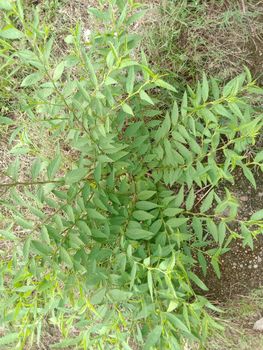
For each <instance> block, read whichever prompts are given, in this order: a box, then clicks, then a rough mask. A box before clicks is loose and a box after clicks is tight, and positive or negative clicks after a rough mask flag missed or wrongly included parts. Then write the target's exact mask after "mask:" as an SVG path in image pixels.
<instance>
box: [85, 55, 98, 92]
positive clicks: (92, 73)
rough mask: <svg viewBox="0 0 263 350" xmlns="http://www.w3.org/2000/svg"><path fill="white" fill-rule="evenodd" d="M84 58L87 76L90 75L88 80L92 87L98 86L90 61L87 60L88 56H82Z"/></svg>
mask: <svg viewBox="0 0 263 350" xmlns="http://www.w3.org/2000/svg"><path fill="white" fill-rule="evenodd" d="M83 56H84V58H85V63H86V67H87V68H88V71H89V74H90V80H91V82H92V83H93V85H94V87H97V86H98V80H97V77H96V73H95V70H94V68H93V65H92V63H91V60H90V59H89V57H88V55H87V54H86V53H84V54H83Z"/></svg>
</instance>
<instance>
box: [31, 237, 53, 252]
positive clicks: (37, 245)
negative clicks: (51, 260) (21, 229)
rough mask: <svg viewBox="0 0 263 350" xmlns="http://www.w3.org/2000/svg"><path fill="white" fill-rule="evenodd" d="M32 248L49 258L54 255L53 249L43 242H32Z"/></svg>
mask: <svg viewBox="0 0 263 350" xmlns="http://www.w3.org/2000/svg"><path fill="white" fill-rule="evenodd" d="M31 247H32V248H33V249H34V250H35V251H36V252H37V253H39V254H40V255H43V256H48V255H50V254H52V248H51V247H50V246H48V245H47V244H45V243H43V242H40V241H36V240H33V241H31Z"/></svg>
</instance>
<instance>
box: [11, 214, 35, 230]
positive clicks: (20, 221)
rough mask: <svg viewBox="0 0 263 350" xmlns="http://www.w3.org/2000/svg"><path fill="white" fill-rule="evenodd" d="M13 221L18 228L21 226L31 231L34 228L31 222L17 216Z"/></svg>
mask: <svg viewBox="0 0 263 350" xmlns="http://www.w3.org/2000/svg"><path fill="white" fill-rule="evenodd" d="M15 221H16V223H17V224H18V225H19V226H21V227H23V228H25V229H27V230H32V229H33V227H34V225H33V223H32V222H31V221H29V220H25V219H22V218H20V217H19V216H15Z"/></svg>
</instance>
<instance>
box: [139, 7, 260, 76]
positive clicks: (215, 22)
mask: <svg viewBox="0 0 263 350" xmlns="http://www.w3.org/2000/svg"><path fill="white" fill-rule="evenodd" d="M197 3H198V4H194V2H187V1H184V0H180V1H176V2H173V1H163V2H161V7H159V6H158V5H156V9H157V12H156V10H155V15H154V13H153V12H151V16H148V17H150V18H151V19H150V20H146V22H145V26H144V32H145V39H144V46H146V49H147V53H148V55H149V57H150V58H151V63H152V64H153V65H154V66H155V67H157V69H162V70H163V69H164V68H165V69H166V70H167V71H168V72H171V73H172V74H173V75H174V76H175V77H176V79H177V80H178V79H179V80H180V81H181V80H186V81H187V82H189V81H195V80H196V79H198V78H199V76H200V74H201V73H202V71H203V70H204V71H206V72H207V74H208V75H213V76H217V77H219V78H221V79H224V80H227V79H229V78H231V77H233V76H234V75H236V74H237V73H239V72H240V71H241V70H242V69H243V65H246V66H248V67H249V68H250V69H251V70H252V72H253V74H254V75H259V74H261V73H262V60H261V65H260V64H259V59H261V55H262V52H263V47H262V43H263V26H262V16H263V2H262V1H259V2H257V1H253V0H243V1H227V0H225V1H220V0H217V1H215V0H213V1H202V2H197ZM158 9H159V11H158ZM259 66H261V68H259Z"/></svg>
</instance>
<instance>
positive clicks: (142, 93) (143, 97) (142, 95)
mask: <svg viewBox="0 0 263 350" xmlns="http://www.w3.org/2000/svg"><path fill="white" fill-rule="evenodd" d="M140 98H141V100H143V101H146V102H148V103H149V104H151V105H154V102H153V100H152V99H151V97H150V96H149V95H148V94H147V93H146V92H145V91H144V90H141V91H140Z"/></svg>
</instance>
